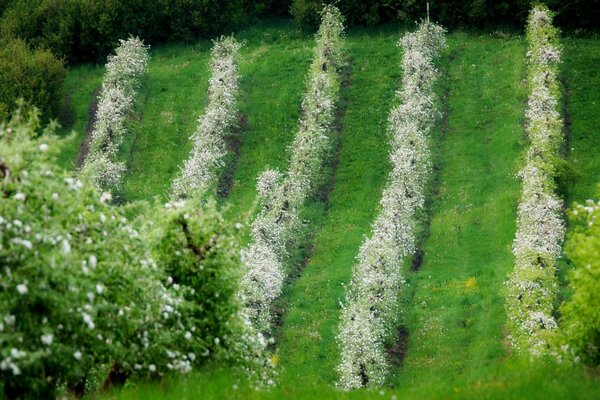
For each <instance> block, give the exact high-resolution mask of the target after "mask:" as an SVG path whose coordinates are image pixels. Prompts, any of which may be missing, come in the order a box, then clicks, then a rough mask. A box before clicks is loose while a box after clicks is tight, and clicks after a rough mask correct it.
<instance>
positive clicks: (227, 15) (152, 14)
mask: <svg viewBox="0 0 600 400" xmlns="http://www.w3.org/2000/svg"><path fill="white" fill-rule="evenodd" d="M244 8H245V7H244V2H243V1H242V0H236V1H227V2H223V1H219V0H207V1H202V2H199V1H194V0H175V1H173V0H159V1H158V2H157V1H150V0H129V1H113V0H100V1H98V0H15V1H14V2H13V3H12V4H11V5H9V6H8V8H7V9H6V11H5V13H4V15H3V17H2V20H1V21H0V30H1V32H2V34H3V35H4V36H7V37H18V38H22V39H23V40H25V41H27V42H29V43H30V44H31V45H33V46H36V47H37V46H40V47H44V48H48V49H51V50H52V51H53V52H54V53H55V54H58V55H59V56H61V57H65V58H66V59H68V60H69V61H70V62H82V61H101V60H102V59H103V58H104V57H105V56H106V55H107V54H108V53H109V52H110V51H111V50H112V49H113V48H114V47H115V46H116V45H117V44H118V40H119V39H121V38H123V37H127V36H140V37H144V38H145V39H146V40H147V41H148V42H151V43H155V42H162V41H175V40H193V39H195V38H198V37H203V36H209V35H210V36H214V35H215V34H217V33H220V31H221V30H223V29H224V27H226V26H232V25H233V24H234V23H236V22H238V21H240V19H241V18H242V17H243V10H244ZM249 8H250V7H248V9H249Z"/></svg>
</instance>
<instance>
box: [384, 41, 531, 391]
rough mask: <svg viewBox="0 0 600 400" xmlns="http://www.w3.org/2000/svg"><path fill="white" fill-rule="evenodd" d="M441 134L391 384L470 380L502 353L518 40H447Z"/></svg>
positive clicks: (518, 121)
mask: <svg viewBox="0 0 600 400" xmlns="http://www.w3.org/2000/svg"><path fill="white" fill-rule="evenodd" d="M448 45H449V48H450V55H449V60H451V61H450V63H449V65H448V66H447V68H448V75H449V78H448V96H447V99H446V102H447V104H448V107H449V110H448V115H447V125H448V126H447V133H446V135H445V136H443V137H439V139H438V140H439V142H438V146H437V148H438V150H437V153H438V159H439V160H440V161H439V162H440V168H441V171H440V176H439V188H438V189H437V191H438V195H437V197H436V198H435V199H434V200H433V204H432V211H431V213H432V218H431V229H430V236H429V238H428V239H427V240H426V242H425V244H424V262H423V265H422V267H421V269H420V270H419V271H418V272H416V273H414V274H413V275H412V276H410V277H409V282H408V285H409V288H410V287H412V290H411V289H408V290H407V291H406V292H405V300H404V301H405V302H406V303H407V304H406V306H407V307H409V313H408V315H406V316H405V317H406V318H405V321H406V323H405V326H406V327H407V328H408V330H409V332H410V341H409V347H408V355H407V357H406V359H405V362H404V364H403V366H402V369H401V373H400V374H399V375H398V376H397V378H396V379H395V381H396V382H397V383H398V384H402V385H404V384H409V385H438V384H441V383H442V382H445V381H452V380H453V379H455V378H456V377H457V376H459V375H466V376H469V377H471V378H472V377H475V376H478V375H480V374H482V373H483V372H484V371H485V367H486V366H487V365H490V364H492V363H496V362H498V361H500V360H501V358H502V357H504V355H505V352H506V350H505V346H504V343H503V340H504V330H503V328H504V324H505V322H506V316H505V313H504V308H503V303H504V296H503V290H504V289H503V288H504V281H505V279H506V276H507V273H508V272H509V271H510V270H511V269H512V265H513V256H512V253H511V246H512V241H513V237H514V232H515V217H516V204H517V201H518V197H519V184H518V181H517V179H516V177H515V174H516V172H517V168H518V159H519V157H520V155H521V148H522V147H521V146H522V144H523V143H524V140H525V138H524V131H523V126H522V122H523V113H524V100H525V90H524V89H525V87H524V83H523V78H524V77H525V67H524V55H525V46H524V42H523V40H522V39H521V38H508V39H505V40H501V39H497V38H493V37H490V36H484V35H482V36H474V35H467V34H465V33H456V34H452V35H449V38H448Z"/></svg>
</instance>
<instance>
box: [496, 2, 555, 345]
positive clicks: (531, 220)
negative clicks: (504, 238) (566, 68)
mask: <svg viewBox="0 0 600 400" xmlns="http://www.w3.org/2000/svg"><path fill="white" fill-rule="evenodd" d="M552 17H553V16H552V13H551V12H550V11H549V10H548V8H546V6H543V5H538V6H535V7H534V8H533V9H532V11H531V13H530V15H529V19H528V25H527V42H528V46H529V51H528V53H527V58H528V87H529V98H528V101H527V110H526V114H525V117H526V127H525V129H526V132H527V135H528V137H529V140H530V144H529V148H528V149H527V153H526V156H525V167H524V168H523V169H522V170H521V171H520V173H519V176H520V178H521V179H522V193H521V200H520V204H519V208H518V215H517V232H516V236H515V240H514V243H513V254H514V256H515V267H514V270H513V272H512V273H511V275H510V276H509V279H508V281H507V282H506V285H507V297H506V311H507V316H508V328H509V338H510V341H511V343H512V345H513V348H514V349H515V351H516V352H517V353H518V354H524V355H525V354H529V355H531V356H540V355H544V354H547V353H548V350H549V349H550V342H551V340H550V338H551V336H552V335H553V332H554V331H555V330H556V328H557V323H556V320H555V318H554V317H553V310H554V307H555V302H556V301H557V294H558V280H557V276H556V260H557V258H558V257H559V256H560V255H561V252H562V251H561V244H562V241H563V236H564V232H565V227H564V223H563V220H562V205H563V204H562V201H561V199H560V198H559V197H558V195H557V194H556V189H557V188H556V183H555V175H556V166H555V164H554V163H555V160H556V159H557V158H558V157H559V156H560V148H561V146H562V145H563V135H562V126H563V121H562V119H561V116H560V113H559V99H560V87H559V84H558V79H557V75H558V72H559V70H558V66H559V63H560V47H559V43H558V32H557V29H556V28H554V27H553V26H552Z"/></svg>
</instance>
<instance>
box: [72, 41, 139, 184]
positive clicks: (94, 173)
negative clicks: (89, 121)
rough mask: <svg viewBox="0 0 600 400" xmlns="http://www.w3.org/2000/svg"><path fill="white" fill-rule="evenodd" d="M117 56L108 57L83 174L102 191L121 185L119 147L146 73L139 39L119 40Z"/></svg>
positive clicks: (121, 164)
mask: <svg viewBox="0 0 600 400" xmlns="http://www.w3.org/2000/svg"><path fill="white" fill-rule="evenodd" d="M115 53H116V54H114V55H109V56H108V63H107V64H106V74H105V75H104V81H103V82H102V92H101V94H100V100H99V101H98V109H97V111H96V116H95V122H94V129H93V131H92V134H91V141H90V146H89V152H88V155H87V157H86V159H85V164H84V166H83V170H82V173H83V174H85V175H86V176H88V178H89V179H90V180H91V181H92V182H93V184H94V185H95V186H96V187H98V188H100V189H102V190H105V191H110V190H114V189H115V188H118V187H119V186H120V185H121V182H122V179H123V172H124V171H125V166H124V165H123V163H120V162H118V161H117V154H118V152H119V146H120V145H121V143H122V142H123V138H124V137H125V135H126V133H127V119H128V117H129V114H131V113H132V111H133V110H132V108H133V101H134V97H135V94H136V89H137V87H138V86H139V81H140V78H141V76H142V75H143V74H144V73H145V72H146V69H147V64H148V60H149V55H148V46H145V45H144V44H143V42H142V41H141V40H140V39H138V38H130V39H128V40H121V41H120V45H119V47H117V49H116V51H115Z"/></svg>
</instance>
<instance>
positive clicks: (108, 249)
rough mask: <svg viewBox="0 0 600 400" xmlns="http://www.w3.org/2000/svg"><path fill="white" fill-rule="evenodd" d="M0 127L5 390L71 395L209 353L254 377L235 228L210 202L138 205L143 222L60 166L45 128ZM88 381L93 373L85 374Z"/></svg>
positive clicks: (0, 329) (176, 367)
mask: <svg viewBox="0 0 600 400" xmlns="http://www.w3.org/2000/svg"><path fill="white" fill-rule="evenodd" d="M39 126H40V123H39V119H38V118H37V117H36V114H31V116H30V118H26V117H25V116H24V115H23V114H22V113H21V112H20V111H16V112H15V115H14V117H13V119H12V120H11V121H10V122H9V123H8V124H3V125H1V126H0V142H1V144H2V145H1V146H0V176H1V178H2V179H1V181H0V190H1V193H2V196H3V199H2V202H0V265H1V266H2V269H1V270H0V379H1V381H2V383H3V387H4V394H5V396H7V397H8V398H16V397H26V398H42V397H43V398H52V397H55V395H56V393H57V388H58V387H66V388H67V389H68V390H69V391H72V392H74V394H77V395H80V394H82V393H83V391H84V387H86V386H87V387H90V386H92V387H93V386H94V384H93V383H91V381H90V378H91V377H92V375H93V373H92V372H93V371H96V375H97V373H98V372H97V371H109V370H110V374H109V377H108V378H109V379H113V378H115V377H117V378H119V379H118V380H121V381H122V380H123V379H127V378H133V379H148V378H157V377H159V376H163V375H165V374H168V373H173V372H177V373H187V372H189V371H190V370H191V369H192V368H193V367H194V366H199V365H202V364H203V363H204V362H206V360H208V359H211V358H212V357H214V356H216V355H218V356H220V357H222V358H223V359H226V360H231V361H234V362H235V364H236V365H241V366H242V367H243V368H246V369H250V368H251V369H252V370H251V372H253V373H255V374H257V375H258V376H259V377H263V376H265V374H264V372H263V371H264V369H261V368H262V367H264V366H265V365H266V362H265V360H266V357H264V356H263V352H264V350H265V348H266V341H265V340H264V339H263V338H262V337H261V336H260V335H256V334H254V333H253V332H252V331H251V330H248V329H246V325H245V323H244V321H245V318H244V316H243V310H242V308H241V303H240V302H239V300H238V298H237V293H238V291H239V286H238V282H239V277H238V271H239V269H238V265H239V264H238V263H239V261H238V257H239V248H238V245H237V239H236V236H235V230H234V228H233V227H232V226H231V225H230V224H227V223H226V222H225V221H224V220H223V218H222V217H221V216H220V215H219V213H218V212H217V210H216V206H215V203H214V202H213V203H210V202H209V203H208V204H207V205H205V206H203V207H198V203H194V202H189V203H181V204H176V205H172V206H171V207H170V208H164V207H162V206H160V207H159V206H157V207H150V208H148V214H147V218H143V221H145V224H144V226H143V229H139V228H138V225H139V222H138V221H135V222H130V221H129V220H128V219H127V218H126V217H125V214H126V213H127V209H122V208H119V207H115V206H111V205H110V204H108V203H109V200H110V195H109V194H107V193H102V194H100V193H99V192H98V191H97V190H96V189H95V188H94V187H93V185H91V184H90V183H89V182H88V181H86V180H85V178H84V179H82V180H77V179H74V178H72V177H70V176H69V175H67V174H66V173H65V172H63V171H62V170H60V169H58V168H57V167H56V164H55V161H56V160H55V156H56V154H58V152H59V151H60V143H59V141H58V140H57V139H56V138H54V136H53V135H52V127H50V128H48V129H47V130H46V131H45V132H39V129H38V128H39ZM95 386H97V384H96V385H95Z"/></svg>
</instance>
